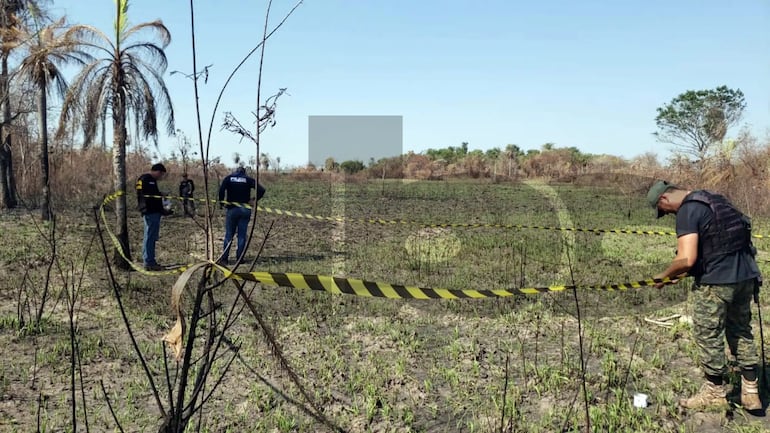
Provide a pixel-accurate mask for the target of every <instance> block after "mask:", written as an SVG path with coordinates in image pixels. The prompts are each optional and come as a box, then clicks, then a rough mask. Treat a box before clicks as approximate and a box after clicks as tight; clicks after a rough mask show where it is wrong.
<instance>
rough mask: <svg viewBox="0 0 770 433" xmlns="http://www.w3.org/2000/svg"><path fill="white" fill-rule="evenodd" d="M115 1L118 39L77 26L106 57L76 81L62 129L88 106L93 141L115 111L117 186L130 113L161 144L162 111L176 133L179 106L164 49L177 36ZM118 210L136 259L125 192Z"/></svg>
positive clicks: (144, 134)
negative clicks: (131, 15) (138, 19)
mask: <svg viewBox="0 0 770 433" xmlns="http://www.w3.org/2000/svg"><path fill="white" fill-rule="evenodd" d="M115 6H116V11H115V23H114V27H113V31H114V34H113V35H112V36H113V38H112V39H111V38H110V36H108V35H106V34H105V33H102V32H101V31H99V30H98V29H96V28H94V27H91V26H85V25H79V26H75V27H74V28H73V30H76V31H78V32H79V36H80V38H81V39H82V40H83V41H84V42H83V46H84V47H85V48H88V49H92V50H93V51H95V52H96V53H99V55H100V56H101V57H97V58H96V59H95V60H94V61H92V62H90V63H89V64H87V65H86V66H85V68H83V70H82V71H81V72H80V73H79V74H78V75H77V77H76V78H75V80H74V81H73V83H72V85H71V86H70V91H69V93H68V94H67V97H66V98H65V100H64V104H63V105H62V114H61V116H60V121H59V131H60V134H61V133H62V131H64V130H65V128H66V125H68V124H70V123H72V119H73V118H75V113H76V111H78V110H82V113H81V115H82V119H83V121H82V128H83V131H84V139H85V141H84V143H83V146H84V147H87V146H89V145H90V144H91V143H92V142H93V140H94V138H95V136H96V135H97V130H98V129H99V126H100V125H101V126H102V131H103V130H104V125H105V123H106V122H107V117H108V113H109V116H110V117H111V119H112V159H113V163H112V171H113V172H112V180H113V188H114V189H115V190H118V191H126V144H127V143H128V134H127V128H126V122H127V119H128V118H129V117H130V119H132V121H133V122H134V131H136V135H137V136H138V137H137V138H143V139H149V138H151V139H153V141H154V142H155V144H156V145H157V141H158V117H159V116H161V115H165V117H166V123H165V129H166V132H167V134H168V135H170V136H173V135H174V110H173V108H172V106H171V98H170V97H169V94H168V89H167V88H166V84H165V82H164V81H163V76H162V74H163V72H164V71H165V70H166V66H167V64H168V62H167V60H166V54H165V51H164V50H165V48H166V47H167V46H168V44H169V43H170V42H171V33H170V32H169V31H168V29H167V28H166V26H165V25H163V22H161V21H160V20H157V21H152V22H147V23H142V24H137V25H135V26H130V25H129V23H128V15H127V12H128V0H116V2H115ZM143 36H147V37H148V38H152V39H144V38H143ZM115 213H116V215H117V227H118V229H117V236H118V239H119V240H120V243H121V245H122V247H123V251H124V252H125V254H126V257H128V258H129V259H130V258H131V252H130V248H129V244H128V219H127V217H128V215H127V206H126V195H125V194H123V195H121V196H120V197H118V199H117V200H116V202H115ZM115 262H116V263H117V264H118V265H121V266H123V267H125V266H126V265H127V264H126V263H125V262H124V261H123V260H122V259H121V257H120V255H119V254H118V252H117V249H116V252H115Z"/></svg>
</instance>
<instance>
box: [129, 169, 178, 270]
mask: <svg viewBox="0 0 770 433" xmlns="http://www.w3.org/2000/svg"><path fill="white" fill-rule="evenodd" d="M165 176H166V167H164V166H163V164H155V165H153V166H152V167H151V168H150V172H149V173H145V174H143V175H141V176H139V179H137V180H136V198H137V200H138V203H139V212H141V213H142V218H143V219H144V239H143V241H142V258H143V259H144V268H145V269H146V270H148V271H159V270H161V269H162V267H161V266H160V265H159V264H158V262H157V261H156V260H155V243H156V242H157V241H158V237H159V235H160V217H161V216H162V215H170V214H171V211H167V210H166V209H165V208H164V207H163V199H162V198H161V193H160V189H158V181H159V180H161V179H163V178H164V177H165Z"/></svg>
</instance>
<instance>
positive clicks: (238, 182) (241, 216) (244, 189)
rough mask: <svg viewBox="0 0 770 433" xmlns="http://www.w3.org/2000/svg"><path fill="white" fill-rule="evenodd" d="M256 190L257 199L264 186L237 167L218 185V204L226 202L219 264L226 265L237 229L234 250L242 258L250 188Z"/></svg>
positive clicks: (248, 214)
mask: <svg viewBox="0 0 770 433" xmlns="http://www.w3.org/2000/svg"><path fill="white" fill-rule="evenodd" d="M252 189H256V190H257V201H259V199H261V198H262V196H263V195H265V188H264V187H262V185H260V184H259V183H257V181H256V180H254V178H253V177H249V176H247V175H246V169H245V168H243V167H238V168H237V169H236V170H235V172H233V173H232V174H230V175H228V176H227V177H225V178H224V180H222V185H220V186H219V202H220V206H221V205H223V204H224V203H222V202H223V201H225V196H227V197H226V201H227V204H226V205H225V206H226V207H227V214H226V215H225V240H224V251H223V252H222V258H221V259H220V260H219V263H220V264H224V265H227V264H228V262H229V259H230V244H231V243H232V240H233V234H234V233H235V231H236V230H237V231H238V247H237V251H236V254H237V255H236V260H240V259H242V258H243V253H244V250H245V249H246V230H247V228H248V225H249V220H250V219H251V206H250V205H251V204H253V203H254V200H253V199H252V198H251V190H252Z"/></svg>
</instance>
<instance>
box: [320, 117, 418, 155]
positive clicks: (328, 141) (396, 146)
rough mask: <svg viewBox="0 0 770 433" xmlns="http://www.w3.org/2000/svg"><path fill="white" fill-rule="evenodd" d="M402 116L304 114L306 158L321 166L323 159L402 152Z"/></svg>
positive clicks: (399, 153) (400, 153)
mask: <svg viewBox="0 0 770 433" xmlns="http://www.w3.org/2000/svg"><path fill="white" fill-rule="evenodd" d="M403 129H404V118H403V116H308V161H309V162H311V163H313V164H314V165H315V166H316V167H319V168H320V167H323V166H324V163H325V162H326V159H327V158H334V161H335V162H336V163H338V164H339V163H342V162H344V161H361V162H362V163H363V164H364V165H368V164H369V162H370V161H371V160H372V159H374V161H377V160H379V159H381V158H391V157H394V156H400V155H402V154H403V147H404V146H403V145H404V134H403Z"/></svg>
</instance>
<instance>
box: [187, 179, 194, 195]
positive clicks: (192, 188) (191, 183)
mask: <svg viewBox="0 0 770 433" xmlns="http://www.w3.org/2000/svg"><path fill="white" fill-rule="evenodd" d="M188 182H190V194H192V193H194V192H195V182H193V181H192V179H190V180H188Z"/></svg>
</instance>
